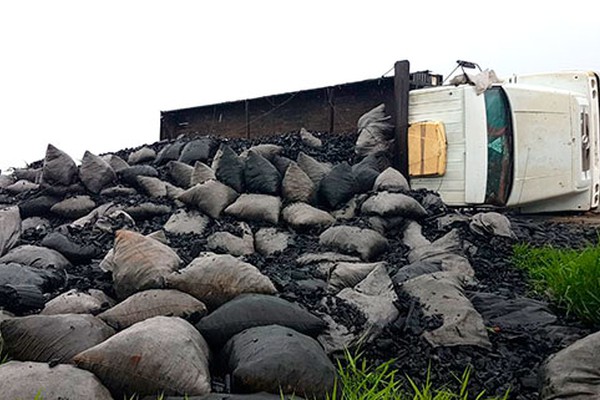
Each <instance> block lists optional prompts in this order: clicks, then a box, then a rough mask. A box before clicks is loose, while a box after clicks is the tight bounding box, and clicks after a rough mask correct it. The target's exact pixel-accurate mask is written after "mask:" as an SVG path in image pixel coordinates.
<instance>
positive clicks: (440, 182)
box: [408, 71, 600, 213]
mask: <svg viewBox="0 0 600 400" xmlns="http://www.w3.org/2000/svg"><path fill="white" fill-rule="evenodd" d="M409 124H410V129H409V141H408V142H409V171H410V175H411V185H412V186H413V188H415V189H419V188H426V189H430V190H434V191H437V192H439V193H440V195H441V197H442V199H443V200H444V201H445V202H446V203H447V204H449V205H454V206H498V207H510V208H517V209H519V210H521V211H522V212H527V213H534V212H552V211H588V210H592V209H596V208H598V204H599V192H600V141H599V137H600V134H599V132H600V118H599V100H598V76H597V74H595V73H593V72H582V71H575V72H560V73H549V74H537V75H523V76H514V77H512V78H511V79H509V80H508V82H506V83H502V84H496V85H493V86H491V87H490V88H488V89H487V90H486V91H485V92H483V93H481V94H478V93H477V92H476V89H475V87H474V86H471V85H460V86H438V87H433V88H427V89H418V90H413V91H411V92H410V96H409ZM432 127H433V129H430V128H432ZM433 132H435V134H434V136H435V137H436V138H437V139H432V134H433ZM442 142H443V143H442ZM428 146H429V148H427V147H428ZM436 157H437V160H432V159H434V158H436ZM440 160H443V163H444V165H443V167H442V168H439V167H438V168H433V169H432V168H431V167H430V166H431V163H432V162H433V163H434V164H436V165H439V164H440ZM428 163H429V164H428ZM426 166H427V167H426Z"/></svg>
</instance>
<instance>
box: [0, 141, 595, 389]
mask: <svg viewBox="0 0 600 400" xmlns="http://www.w3.org/2000/svg"><path fill="white" fill-rule="evenodd" d="M356 142H357V135H356V134H352V133H349V134H345V135H329V134H320V133H309V132H307V131H305V130H303V131H302V132H292V133H288V134H282V135H279V136H274V137H269V138H261V139H258V140H245V139H235V140H224V139H222V138H217V137H201V138H182V139H177V140H171V141H161V142H157V143H153V144H148V145H145V146H141V147H139V148H131V149H123V150H118V151H115V152H114V153H110V154H104V155H94V154H92V153H91V152H86V154H85V155H84V156H83V158H82V163H81V165H76V164H75V162H74V161H73V160H72V159H71V157H69V156H68V155H67V154H66V153H64V152H62V151H61V150H60V149H57V148H56V147H54V146H52V145H49V146H48V149H47V152H46V155H45V157H44V158H43V159H42V160H40V161H38V162H34V163H32V164H31V165H30V166H29V167H28V168H25V169H15V170H13V171H12V172H11V171H9V173H8V174H5V175H3V179H2V180H0V321H1V322H0V338H1V340H2V343H3V346H2V351H3V355H6V357H7V358H8V359H9V360H10V361H8V362H5V363H3V364H1V365H0V382H2V386H3V389H4V385H8V389H7V391H5V393H9V394H10V395H11V396H14V397H15V398H30V399H33V398H34V397H35V395H36V393H37V391H38V390H41V389H44V390H45V392H44V398H58V397H61V396H62V397H63V398H82V397H81V396H86V398H102V399H110V398H114V399H120V398H123V396H132V395H138V396H140V398H143V397H144V396H156V395H158V394H161V393H164V395H165V396H184V395H189V396H208V395H209V394H210V393H213V394H214V393H223V394H231V395H232V396H233V395H235V396H237V395H242V396H241V397H240V399H241V398H248V399H252V398H253V397H252V396H258V397H259V398H263V397H260V396H266V397H264V398H267V397H268V396H269V395H267V394H262V395H260V394H258V393H260V392H268V393H271V394H273V395H277V396H279V392H280V391H281V392H283V393H285V394H292V393H293V394H295V395H296V396H303V397H306V398H326V396H327V395H328V394H329V393H331V390H332V387H333V384H334V381H335V370H336V365H337V362H338V360H339V361H340V362H341V363H342V364H343V363H344V362H345V361H344V358H343V356H344V350H345V349H349V350H350V351H351V352H361V353H362V355H363V357H365V358H366V360H367V361H368V362H369V363H371V364H372V365H378V364H380V363H383V362H386V361H388V360H390V359H393V364H392V365H393V367H394V368H397V369H398V370H399V372H400V375H402V377H401V379H404V377H405V376H408V377H411V378H412V379H414V380H416V381H418V382H423V381H424V380H425V379H426V377H427V375H428V374H429V375H430V376H431V380H432V381H433V382H437V383H439V384H447V385H449V386H450V387H452V386H453V385H456V380H455V379H454V376H460V375H461V374H462V372H463V371H464V370H465V368H466V367H467V366H471V367H472V371H473V373H472V376H471V379H470V390H471V393H479V392H480V391H482V390H485V391H486V394H488V395H500V394H502V393H504V392H505V391H506V390H507V389H510V393H511V394H510V398H511V399H523V400H525V399H527V400H531V399H538V398H542V399H551V398H562V397H552V396H554V395H555V394H556V395H558V396H560V393H562V391H565V390H567V388H568V390H572V391H573V392H574V393H595V394H592V395H588V396H587V397H585V396H584V395H581V397H578V398H581V399H584V398H585V399H587V398H589V399H592V398H598V397H597V396H599V393H600V385H598V384H597V383H596V384H592V383H589V382H587V383H581V382H579V383H577V382H572V381H569V378H568V376H569V374H571V373H573V371H575V373H581V371H577V368H578V366H577V365H578V360H580V361H581V362H591V361H589V360H588V358H589V354H590V352H591V354H597V353H596V351H597V350H600V349H598V348H597V347H598V346H600V345H599V344H598V340H597V339H596V338H595V336H594V332H595V331H596V330H597V328H598V327H594V326H590V325H584V324H583V323H581V322H579V321H578V320H576V319H574V318H573V317H568V316H567V315H566V314H565V312H564V311H563V310H561V309H558V308H556V307H555V306H554V305H552V304H549V303H548V302H547V301H546V299H544V298H541V297H540V296H538V295H535V294H533V293H532V292H531V290H530V288H529V286H528V283H527V277H526V276H525V273H524V272H523V271H521V270H518V269H516V267H515V266H514V265H513V263H512V261H511V258H512V255H513V245H515V244H517V243H529V244H531V245H548V244H550V245H556V246H563V247H580V246H581V245H582V244H583V243H596V242H597V240H598V237H597V233H596V230H595V229H594V227H593V226H591V225H582V224H578V225H575V224H568V223H558V222H551V221H550V220H549V219H531V218H528V217H526V216H520V215H517V214H513V213H510V212H503V211H483V212H481V211H477V210H457V209H452V208H449V207H447V206H446V205H445V204H444V203H443V202H442V201H441V199H440V198H439V196H437V194H436V193H432V192H428V191H425V190H411V189H410V187H409V185H408V184H407V180H406V179H405V177H403V176H402V174H400V173H399V172H398V171H396V170H394V169H393V168H392V167H391V165H390V161H389V159H390V157H387V155H386V154H385V152H383V153H381V152H380V151H379V150H377V151H378V152H377V153H372V152H371V153H369V152H368V151H367V150H368V149H367V150H365V149H361V151H357V149H356ZM375 147H377V146H375ZM365 152H366V153H365ZM357 154H360V156H358V155H357ZM61 321H76V323H75V322H64V323H63V322H61ZM65 323H70V324H71V325H72V327H71V329H70V331H69V332H67V333H64V332H62V330H64V324H65ZM57 336H61V339H60V340H57V339H56V337H57ZM61 341H62V342H61ZM594 346H596V347H594ZM586 351H587V352H586ZM557 353H558V354H557ZM0 358H2V357H0ZM557 360H558V361H557ZM597 364H598V362H597V361H596V362H595V365H594V368H596V369H595V370H594V372H593V373H595V374H596V375H597V376H598V377H600V369H599V368H598V367H599V366H598V365H597ZM53 377H55V378H53ZM597 381H598V380H596V382H597ZM24 382H25V383H24ZM31 382H40V383H42V382H43V384H44V385H45V387H44V388H41V387H40V388H34V387H32V383H31ZM251 394H253V395H251ZM53 396H54V397H53ZM244 396H247V397H244ZM148 398H152V397H148ZM154 398H155V397H154ZM206 398H210V397H206ZM232 398H233V397H232ZM273 398H274V397H273ZM278 398H279V397H278Z"/></svg>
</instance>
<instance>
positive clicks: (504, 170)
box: [484, 86, 513, 206]
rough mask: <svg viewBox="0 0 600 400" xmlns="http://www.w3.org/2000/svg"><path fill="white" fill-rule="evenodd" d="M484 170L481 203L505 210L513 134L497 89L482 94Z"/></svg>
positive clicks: (501, 93)
mask: <svg viewBox="0 0 600 400" xmlns="http://www.w3.org/2000/svg"><path fill="white" fill-rule="evenodd" d="M484 95H485V109H486V116H487V138H488V168H487V186H486V190H485V197H486V199H485V203H486V204H491V205H495V206H505V205H506V202H507V200H508V196H509V195H510V189H511V187H512V175H513V174H512V171H513V130H512V120H511V111H510V104H509V103H508V98H507V97H506V94H505V93H504V90H502V88H501V87H498V86H495V87H492V88H490V89H488V90H487V91H486V92H485V94H484Z"/></svg>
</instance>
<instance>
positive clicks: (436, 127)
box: [408, 121, 447, 176]
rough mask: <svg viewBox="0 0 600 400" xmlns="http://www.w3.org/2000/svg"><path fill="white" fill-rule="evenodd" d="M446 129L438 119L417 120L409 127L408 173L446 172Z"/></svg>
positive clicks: (435, 173)
mask: <svg viewBox="0 0 600 400" xmlns="http://www.w3.org/2000/svg"><path fill="white" fill-rule="evenodd" d="M446 148H447V145H446V131H445V129H444V124H443V123H441V122H436V121H427V122H416V123H413V124H411V125H410V127H409V128H408V173H409V174H410V176H440V175H444V174H445V173H446Z"/></svg>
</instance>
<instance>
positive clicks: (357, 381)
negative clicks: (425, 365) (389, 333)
mask: <svg viewBox="0 0 600 400" xmlns="http://www.w3.org/2000/svg"><path fill="white" fill-rule="evenodd" d="M393 363H394V360H389V361H387V362H385V363H382V364H380V365H378V366H376V367H371V366H369V365H367V362H366V360H365V359H364V358H363V357H362V354H361V353H358V354H356V355H352V354H351V353H349V352H348V351H346V360H345V365H342V363H341V362H340V361H338V376H339V378H338V381H337V382H336V384H335V387H334V392H333V394H332V395H331V396H328V398H327V399H328V400H333V399H336V400H470V399H474V400H507V399H508V396H509V392H508V391H507V392H506V393H505V394H504V395H503V396H501V397H484V396H485V391H482V392H479V393H477V394H476V395H475V396H474V397H472V396H470V394H469V390H468V387H469V380H470V377H471V373H472V369H471V367H467V368H466V369H465V371H464V372H463V374H462V376H461V377H457V382H458V386H459V387H458V389H455V390H453V389H450V388H449V387H447V386H446V385H443V386H439V387H435V386H434V383H433V382H432V381H431V368H429V369H428V370H427V377H426V379H425V382H423V383H421V384H418V383H417V382H415V381H414V380H413V379H412V378H410V377H408V376H407V377H406V379H407V381H408V383H409V386H410V388H409V390H408V391H407V390H406V389H405V388H404V387H403V382H402V380H400V379H399V375H400V374H399V371H398V370H397V369H395V368H393Z"/></svg>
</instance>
